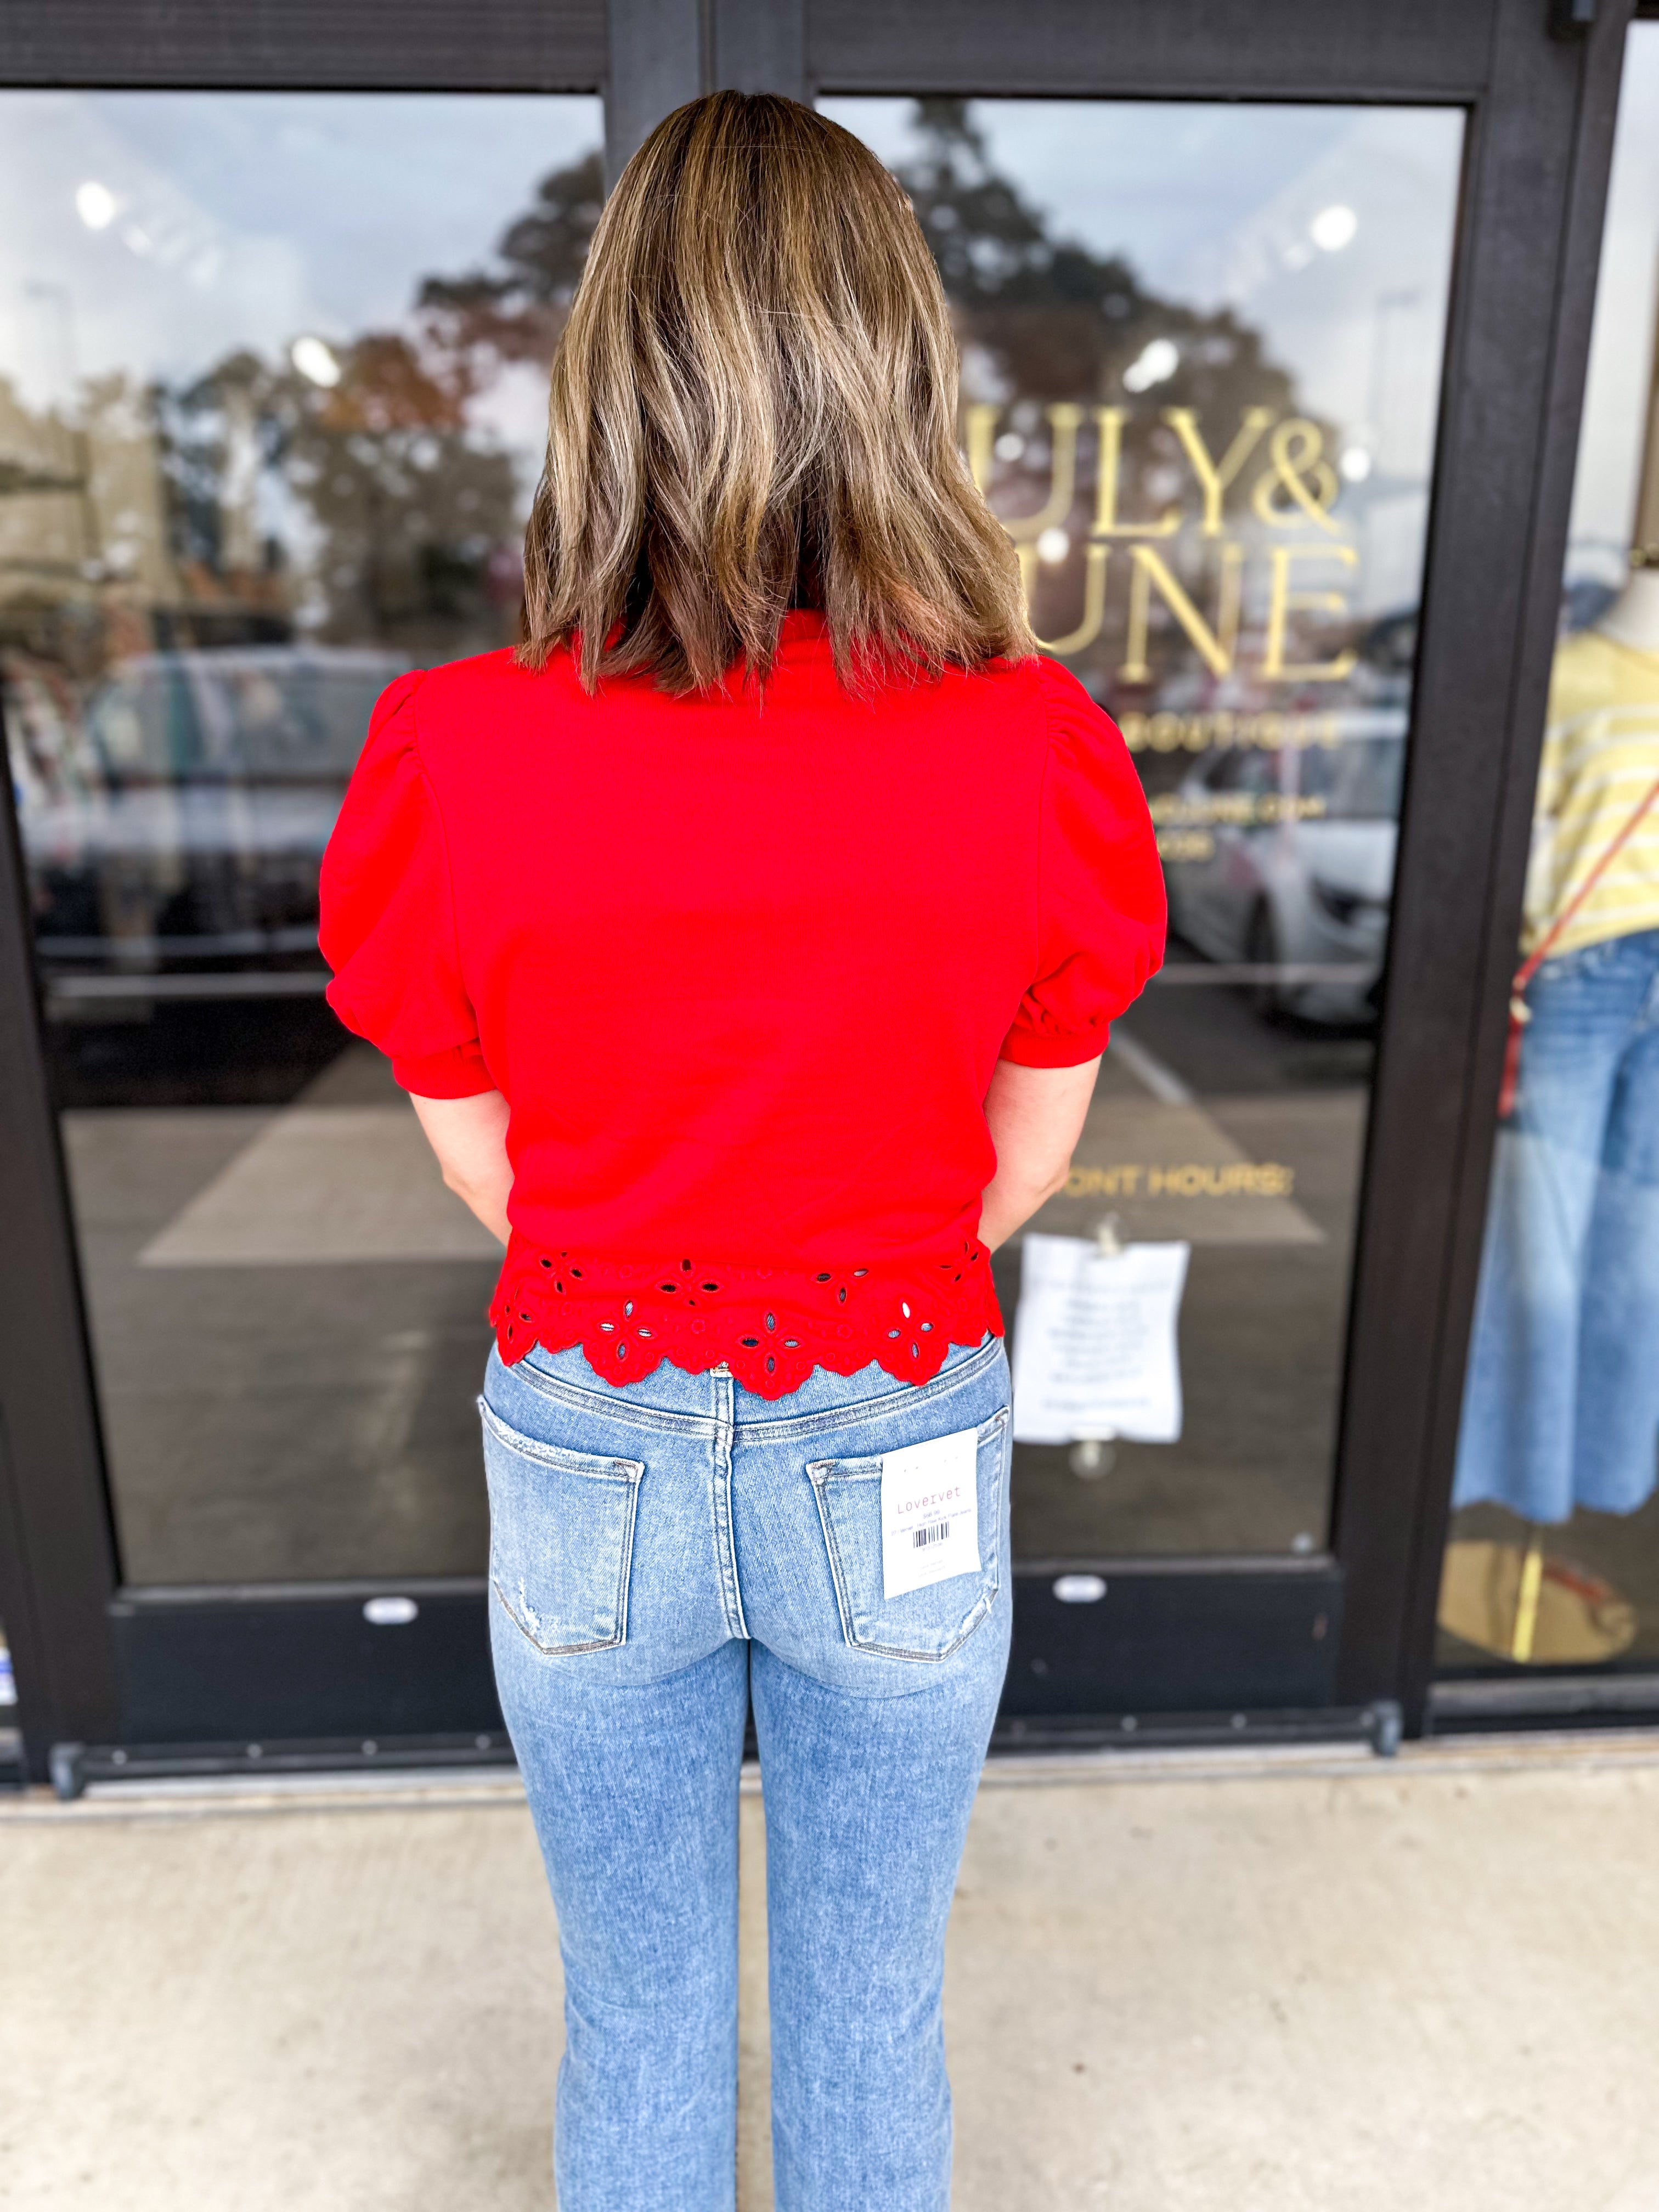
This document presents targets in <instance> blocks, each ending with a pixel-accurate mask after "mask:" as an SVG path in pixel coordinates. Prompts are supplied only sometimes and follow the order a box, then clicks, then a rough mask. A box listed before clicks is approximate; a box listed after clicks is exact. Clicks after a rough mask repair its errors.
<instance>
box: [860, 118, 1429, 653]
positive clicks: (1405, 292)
mask: <svg viewBox="0 0 1659 2212" xmlns="http://www.w3.org/2000/svg"><path fill="white" fill-rule="evenodd" d="M822 105H823V108H824V110H825V112H827V113H829V114H831V115H833V116H834V117H835V118H836V120H837V121H838V122H841V123H843V124H844V125H846V126H847V127H848V129H849V130H852V131H856V132H857V133H858V135H859V136H860V137H862V138H864V139H865V140H866V142H867V143H869V144H870V145H871V146H872V147H873V148H874V149H875V150H876V152H878V154H879V155H881V156H882V158H883V159H884V161H888V162H890V163H891V164H893V165H895V166H902V164H903V163H904V161H906V159H907V158H908V157H909V156H910V155H911V153H912V151H913V148H914V143H915V141H914V138H913V135H912V131H911V127H910V118H911V117H912V115H913V112H914V107H913V104H912V103H911V102H910V101H908V100H868V99H844V100H825V101H823V103H822ZM971 114H972V118H973V121H974V123H975V125H977V127H978V128H979V130H980V131H981V132H982V133H983V134H984V137H985V140H986V143H987V154H988V157H989V161H990V165H991V167H993V168H994V169H995V170H996V171H998V172H999V173H1000V174H1001V175H1003V176H1004V177H1006V178H1007V179H1009V181H1010V182H1011V183H1012V184H1013V185H1015V186H1016V188H1017V189H1018V191H1019V192H1020V194H1021V196H1022V197H1024V199H1025V200H1026V201H1027V203H1028V204H1030V205H1031V206H1033V207H1034V208H1035V209H1036V210H1040V211H1041V212H1042V215H1043V216H1045V218H1046V219H1047V222H1048V228H1049V229H1050V232H1051V234H1052V235H1054V237H1056V238H1060V239H1066V240H1074V241H1075V242H1077V243H1078V244H1080V245H1083V246H1088V247H1090V248H1091V249H1092V250H1093V251H1094V252H1097V253H1098V254H1102V255H1105V254H1109V253H1112V252H1121V254H1122V255H1123V256H1124V257H1125V258H1126V259H1127V261H1128V262H1129V263H1130V264H1132V266H1133V269H1134V271H1135V273H1136V275H1137V276H1138V277H1139V280H1140V281H1141V283H1143V284H1144V285H1145V286H1146V289H1148V290H1150V291H1152V292H1154V293H1157V294H1158V295H1161V296H1163V297H1164V298H1166V299H1171V300H1176V301H1181V302H1182V304H1184V305H1186V306H1188V307H1194V308H1195V309H1199V310H1200V311H1210V310H1213V309H1216V308H1219V307H1231V308H1232V309H1233V310H1234V312H1235V313H1237V315H1238V316H1239V318H1240V319H1241V320H1243V321H1244V322H1247V323H1249V324H1250V325H1253V326H1254V327H1255V328H1256V329H1257V330H1258V331H1261V334H1262V337H1263V339H1264V341H1265V344H1266V348H1267V352H1268V354H1269V356H1271V357H1272V358H1273V360H1275V361H1276V362H1279V364H1280V365H1281V366H1282V367H1284V368H1286V369H1287V370H1289V371H1290V372H1291V374H1292V375H1293V377H1294V378H1295V380H1296V383H1297V390H1298V396H1299V400H1300V404H1302V405H1303V406H1304V408H1306V409H1307V410H1309V411H1310V413H1313V414H1315V415H1316V416H1320V417H1322V419H1324V420H1327V421H1329V422H1333V423H1334V424H1335V425H1337V426H1338V428H1339V429H1340V433H1341V434H1342V435H1344V436H1345V437H1346V438H1350V439H1352V440H1355V441H1358V442H1360V443H1362V444H1363V445H1364V447H1365V448H1366V449H1367V452H1368V454H1369V457H1370V472H1369V475H1368V476H1367V477H1366V479H1365V481H1364V484H1363V486H1362V485H1360V484H1358V483H1350V484H1349V485H1348V486H1347V487H1346V489H1345V493H1344V501H1345V512H1346V513H1347V514H1348V515H1350V516H1352V518H1353V519H1354V520H1356V521H1358V520H1359V518H1360V513H1361V511H1363V513H1364V536H1365V544H1366V562H1365V571H1366V573H1365V578H1364V586H1363V590H1362V593H1361V597H1362V598H1363V600H1364V603H1365V605H1368V606H1370V607H1371V608H1373V609H1382V608H1385V607H1388V606H1390V605H1399V604H1406V603H1408V602H1410V601H1411V600H1413V599H1415V597H1416V593H1417V590H1418V585H1419V570H1420V566H1421V560H1422V544H1423V528H1424V521H1425V513H1426V499H1427V487H1428V478H1429V471H1430V468H1431V463H1432V458H1433V447H1434V427H1435V414H1436V409H1437V404H1438V394H1439V374H1440V360H1441V353H1442V349H1443V343H1444V332H1445V309H1446V296H1447V289H1448V284H1449V275H1450V267H1451V252H1452V242H1453V233H1454V227H1455V216H1456V205H1457V182H1458V167H1459V162H1460V160H1461V155H1462V116H1461V114H1460V113H1459V112H1457V111H1456V110H1454V109H1449V108H1446V109H1430V108H1398V107H1393V108H1391V107H1374V108H1373V107H1337V106H1305V107H1304V106H1259V105H1239V104H1236V103H1229V104H1226V105H1221V104H1209V103H1202V102H1199V103H1187V102H1182V103H1163V102H1156V101H1144V102H1143V101H1133V102H1131V101H1121V100H1118V101H1094V100H1091V101H1081V100H1078V101H1072V100H975V101H974V102H973V103H972V104H971ZM1341 210H1346V211H1347V214H1346V216H1343V215H1342V214H1341V213H1340V211H1341ZM1085 396H1086V395H1083V394H1079V397H1080V398H1081V397H1085Z"/></svg>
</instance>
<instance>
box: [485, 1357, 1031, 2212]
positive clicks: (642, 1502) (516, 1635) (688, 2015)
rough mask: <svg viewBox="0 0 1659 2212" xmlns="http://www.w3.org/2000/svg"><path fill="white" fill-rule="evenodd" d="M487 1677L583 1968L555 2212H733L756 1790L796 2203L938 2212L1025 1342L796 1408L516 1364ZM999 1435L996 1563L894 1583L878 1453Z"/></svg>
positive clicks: (994, 1462)
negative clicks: (740, 1900)
mask: <svg viewBox="0 0 1659 2212" xmlns="http://www.w3.org/2000/svg"><path fill="white" fill-rule="evenodd" d="M481 1407H482V1412H483V1423H484V1447H485V1460H486V1465H487V1468H488V1472H489V1492H490V1517H491V1548H490V1577H491V1584H492V1595H491V1603H490V1621H491V1636H492V1639H493V1643H494V1647H495V1669H496V1680H497V1683H498V1685H499V1687H500V1691H501V1704H502V1707H503V1709H504V1711H505V1712H506V1715H507V1725H508V1727H509V1729H510V1730H511V1732H512V1736H513V1745H514V1747H515V1748H516V1750H517V1753H518V1756H519V1761H520V1766H521V1768H522V1770H523V1772H524V1778H525V1784H526V1790H527V1791H528V1793H529V1799H530V1805H531V1809H532V1814H533V1815H534V1819H535V1822H536V1830H537V1834H538V1838H539V1840H540V1843H541V1847H542V1852H543V1856H544V1860H545V1863H546V1866H547V1871H548V1875H549V1880H550V1885H551V1888H552V1892H553V1899H554V1904H555V1906H556V1911H557V1913H558V1918H559V1931H560V1944H561V1949H562V1956H563V1960H564V1973H565V2006H566V2014H565V2017H566V2050H565V2056H564V2060H563V2063H562V2067H561V2069H560V2075H559V2087H558V2103H557V2117H556V2128H555V2151H554V2161H555V2172H556V2182H557V2188H558V2202H559V2206H560V2212H731V2208H732V2204H733V2202H734V2168H735V2160H736V2136H737V1890H738V1778H739V1771H740V1765H741V1760H742V1753H743V1737H744V1721H745V1717H746V1715H747V1712H748V1709H749V1705H750V1698H751V1696H752V1699H753V1708H754V1716H755V1725H756V1731H757V1736H758V1740H759V1747H760V1759H761V1775H762V1786H763V1796H764V1804H765V1814H766V1834H767V1911H768V1935H769V1951H770V1959H769V1970H770V1972H769V1980H770V2002H771V2037H772V2112H773V2160H774V2171H775V2195H776V2203H777V2206H778V2212H946V2207H947V2205H948V2203H949V2197H950V2168H951V2104H950V2090H949V2087H948V2084H947V2081H946V2079H945V2054H944V2041H943V2034H942V2030H941V2023H940V1989H941V1980H942V1974H943V1966H944V1942H945V1921H946V1918H947V1916H948V1914H949V1911H950V1906H951V1895H952V1892H953V1889H954V1887H955V1882H956V1875H957V1863H958V1862H959V1860H960V1857H961V1855H962V1848H963V1839H964V1837H965V1835H966V1832H967V1825H968V1816H969V1811H970V1809H971V1808H972V1804H973V1800H974V1795H975V1788H976V1786H977V1784H978V1780H979V1773H980V1767H981V1762H982V1760H983V1758H984V1754H985V1750H986V1746H987V1741H988V1738H989V1735H990V1729H991V1723H992V1721H993V1719H994V1717H995V1712H996V1707H997V1702H998V1698H999V1695H1000V1690H1001V1686H1002V1678H1003V1674H1004V1672H1005V1670H1006V1664H1007V1654H1008V1634H1009V1620H1010V1610H1011V1607H1010V1588H1009V1577H1010V1563H1009V1553H1008V1512H1007V1487H1008V1468H1009V1463H1010V1457H1011V1432H1010V1420H1009V1381H1008V1368H1007V1362H1006V1358H1005V1357H1004V1353H1003V1347H1002V1345H1001V1342H1000V1340H995V1339H990V1340H987V1341H986V1343H984V1344H983V1345H981V1346H977V1347H976V1348H975V1349H973V1350H971V1351H967V1350H957V1351H953V1352H952V1353H951V1358H950V1359H949V1361H948V1362H947V1364H946V1365H945V1367H944V1368H943V1369H942V1370H941V1371H940V1372H939V1375H938V1376H936V1377H935V1379H934V1380H933V1382H932V1383H929V1384H927V1385H925V1386H923V1387H921V1388H919V1389H918V1388H913V1387H907V1386H905V1385H903V1384H902V1383H897V1382H896V1381H895V1379H894V1378H893V1377H892V1376H889V1375H887V1374H885V1373H884V1371H883V1370H881V1369H880V1368H879V1367H876V1366H871V1367H868V1368H866V1369H865V1370H863V1371H862V1372H861V1373H860V1374H857V1375H854V1376H834V1375H830V1374H828V1373H826V1372H824V1371H823V1370H822V1369H820V1370H817V1372H815V1373H814V1374H813V1375H812V1376H811V1377H809V1379H808V1380H807V1381H806V1382H805V1383H803V1384H802V1385H801V1387H800V1389H798V1390H796V1391H794V1392H793V1393H792V1394H791V1395H789V1396H788V1397H787V1398H783V1399H778V1400H769V1399H764V1398H761V1397H757V1396H755V1395H751V1394H750V1393H749V1392H748V1391H746V1390H744V1389H742V1388H741V1387H740V1386H739V1385H738V1384H737V1383H735V1382H734V1381H733V1379H732V1376H730V1375H728V1374H725V1373H722V1372H720V1371H718V1370H717V1371H715V1372H714V1373H710V1374H707V1375H689V1374H685V1373H684V1372H682V1371H681V1370H678V1369H676V1368H672V1367H669V1366H663V1367H660V1368H659V1369H658V1370H657V1371H656V1372H655V1373H654V1374H653V1375H651V1376H648V1377H647V1378H646V1379H645V1380H644V1381H642V1382H641V1383H634V1384H631V1385H629V1387H627V1388H626V1389H618V1388H613V1387H612V1386H611V1385H610V1384H608V1383H605V1381H604V1380H603V1379H602V1378H600V1377H599V1376H597V1375H596V1374H595V1373H594V1372H593V1370H592V1369H591V1368H590V1367H589V1366H588V1364H587V1362H586V1359H585V1358H583V1356H582V1354H581V1352H580V1351H570V1352H558V1353H551V1354H550V1353H547V1352H540V1351H535V1352H532V1353H531V1354H530V1355H529V1356H528V1358H526V1359H525V1360H524V1361H523V1362H522V1363H521V1364H518V1365H516V1366H513V1367H507V1366H505V1365H503V1364H501V1360H500V1359H499V1358H495V1357H493V1356H492V1358H491V1360H490V1363H489V1374H488V1376H487V1378H486V1382H485V1389H484V1396H483V1401H481ZM969 1429H971V1430H973V1431H975V1436H976V1438H977V1443H976V1447H975V1466H976V1469H977V1502H978V1515H979V1557H980V1565H979V1567H978V1569H977V1571H973V1572H969V1573H963V1574H957V1575H954V1576H952V1577H950V1578H949V1579H947V1580H944V1581H940V1582H937V1583H933V1584H932V1585H930V1586H929V1587H927V1588H926V1589H918V1590H914V1591H910V1592H908V1593H907V1594H906V1595H902V1596H896V1597H894V1598H891V1599H888V1598H884V1595H883V1573H882V1537H881V1487H882V1486H881V1479H880V1478H881V1455H883V1454H884V1453H886V1452H890V1451H893V1450H896V1449H899V1448H901V1447H902V1446H904V1445H908V1444H913V1443H922V1442H925V1441H927V1440H929V1439H931V1438H934V1437H945V1436H951V1435H956V1434H958V1433H960V1432H962V1431H965V1430H969Z"/></svg>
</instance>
